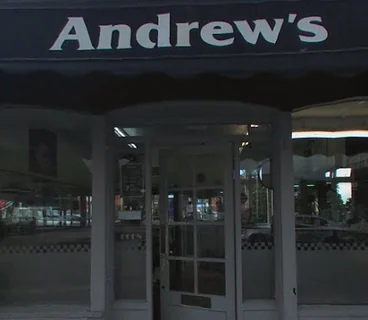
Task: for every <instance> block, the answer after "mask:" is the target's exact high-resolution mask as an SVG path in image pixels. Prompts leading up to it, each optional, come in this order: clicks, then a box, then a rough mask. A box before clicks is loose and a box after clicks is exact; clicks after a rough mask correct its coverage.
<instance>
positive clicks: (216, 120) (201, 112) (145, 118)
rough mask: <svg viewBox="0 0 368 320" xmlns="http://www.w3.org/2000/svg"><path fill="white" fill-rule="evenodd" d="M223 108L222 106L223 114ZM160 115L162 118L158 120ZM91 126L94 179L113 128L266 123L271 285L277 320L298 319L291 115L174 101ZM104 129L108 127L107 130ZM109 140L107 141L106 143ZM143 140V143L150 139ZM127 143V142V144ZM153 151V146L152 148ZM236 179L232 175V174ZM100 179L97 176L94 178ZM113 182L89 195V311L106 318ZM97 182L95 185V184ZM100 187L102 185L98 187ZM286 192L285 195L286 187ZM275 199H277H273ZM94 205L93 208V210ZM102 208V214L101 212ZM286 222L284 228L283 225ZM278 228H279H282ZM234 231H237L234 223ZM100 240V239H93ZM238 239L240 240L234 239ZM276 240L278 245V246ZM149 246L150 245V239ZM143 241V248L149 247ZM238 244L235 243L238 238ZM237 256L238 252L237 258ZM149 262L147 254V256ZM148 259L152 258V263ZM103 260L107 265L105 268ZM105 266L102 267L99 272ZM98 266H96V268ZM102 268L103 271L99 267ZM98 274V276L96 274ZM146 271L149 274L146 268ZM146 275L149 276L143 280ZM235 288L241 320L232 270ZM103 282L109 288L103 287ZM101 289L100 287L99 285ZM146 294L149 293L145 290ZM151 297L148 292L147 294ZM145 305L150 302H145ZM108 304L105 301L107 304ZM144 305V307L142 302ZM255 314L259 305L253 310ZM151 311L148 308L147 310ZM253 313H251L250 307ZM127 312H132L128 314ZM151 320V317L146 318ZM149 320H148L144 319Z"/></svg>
mask: <svg viewBox="0 0 368 320" xmlns="http://www.w3.org/2000/svg"><path fill="white" fill-rule="evenodd" d="M224 105H225V106H226V107H225V108H224ZM162 115H163V116H162ZM93 119H96V120H97V119H99V120H98V121H92V131H93V135H92V145H93V149H94V150H95V151H94V153H93V155H94V156H95V155H96V158H94V159H93V162H94V164H93V167H94V169H93V171H94V173H93V174H94V175H95V174H96V172H97V171H98V170H99V169H100V168H105V166H106V165H107V163H108V161H109V160H108V158H106V157H100V156H98V152H100V153H102V154H105V152H106V146H107V145H109V146H113V145H114V142H113V139H111V140H109V142H105V145H104V146H103V144H102V143H101V142H100V140H99V138H98V136H101V135H104V136H105V137H106V136H109V135H113V132H114V131H113V128H114V126H126V127H134V126H136V127H139V126H151V125H165V124H172V122H173V119H175V123H176V124H177V125H185V124H204V123H203V119H206V124H208V125H210V124H244V123H268V124H271V125H272V126H273V128H274V136H273V139H274V143H273V146H274V151H273V165H272V168H273V170H272V171H273V181H274V193H275V197H274V203H275V217H276V216H278V217H279V219H275V238H276V239H275V240H276V241H275V253H276V258H275V270H276V271H275V285H276V288H277V289H276V290H277V294H276V308H277V312H278V319H280V320H285V319H288V320H289V319H292V320H294V319H297V297H296V294H295V293H294V292H296V293H297V286H296V259H295V256H296V248H295V230H294V208H293V202H294V199H293V193H292V192H290V190H289V189H290V185H291V183H290V182H291V181H292V170H290V168H291V167H292V166H291V164H292V148H291V130H292V126H291V113H288V112H281V111H279V110H276V109H273V108H269V107H265V106H260V105H252V104H244V103H236V102H235V103H234V102H230V101H228V102H226V101H207V102H199V101H172V102H170V101H169V102H166V103H165V102H164V103H154V104H145V105H142V106H134V107H131V108H123V109H119V110H114V111H112V112H109V113H108V114H107V115H100V116H93ZM104 123H107V125H105V124H104ZM107 140H108V139H107ZM142 140H145V141H146V142H147V141H148V140H149V137H147V138H146V137H145V138H143V139H142ZM126 141H128V140H126ZM151 145H152V144H151ZM235 174H236V172H235ZM98 176H101V175H98ZM110 179H111V178H108V177H106V178H104V179H103V181H101V180H97V179H94V182H93V194H94V199H93V202H94V207H96V206H100V207H101V212H103V213H104V217H103V219H104V220H103V223H101V224H94V225H93V226H92V239H91V242H92V251H93V252H92V255H93V256H94V258H93V259H95V260H94V261H98V262H96V265H95V267H94V266H92V267H93V270H95V271H93V270H92V273H91V309H92V310H96V311H97V310H99V311H100V310H101V311H103V310H105V311H106V312H109V310H107V309H109V308H110V306H111V304H110V305H109V304H106V303H101V299H102V300H104V299H103V298H102V297H104V296H105V295H108V292H109V291H110V290H111V289H110V288H108V286H107V285H105V284H106V283H110V282H111V279H108V280H107V279H106V278H105V280H104V279H102V278H101V273H102V270H103V272H106V271H105V270H107V269H108V268H112V259H109V258H108V257H107V256H106V250H105V248H106V246H107V243H111V242H112V240H111V239H110V238H111V237H112V233H108V231H107V230H106V228H105V227H106V222H107V221H109V219H108V217H107V216H108V212H109V211H110V210H111V209H110V208H109V206H108V204H106V202H105V199H106V196H105V193H104V192H103V191H104V190H106V186H107V187H109V185H110V184H111V180H110ZM97 181H98V182H97ZM102 182H103V183H102ZM285 185H286V186H288V187H287V190H289V191H287V192H285V189H284V186H285ZM234 192H236V190H234ZM276 193H278V196H276ZM96 204H97V205H96ZM103 208H105V210H103ZM286 221H287V222H286ZM281 222H282V223H281ZM236 225H239V224H238V223H236ZM97 234H98V235H97ZM237 237H239V234H238V233H237ZM277 239H278V240H277ZM148 241H152V240H151V239H148ZM148 241H147V242H148ZM236 241H239V239H238V238H237V240H236ZM240 253H241V252H240ZM147 257H148V258H149V257H150V256H149V254H148V255H147ZM151 258H152V257H151ZM236 259H237V266H241V264H239V262H240V261H239V250H237V255H236ZM106 260H107V264H106V263H105V262H104V261H106ZM103 264H104V266H102V265H103ZM147 264H148V265H149V266H151V265H152V260H147ZM97 265H98V266H99V267H98V268H97ZM100 265H101V267H100ZM97 269H99V270H101V272H100V271H99V273H97ZM147 270H148V268H147ZM147 275H148V274H147ZM236 278H237V283H238V284H239V285H238V286H237V289H236V290H237V320H243V313H244V310H243V301H242V297H241V296H242V295H241V292H242V291H241V286H240V283H241V270H239V268H238V269H237V270H236ZM106 280H107V282H106ZM148 282H152V281H151V274H150V276H149V277H147V288H148V289H149V288H150V286H151V284H148ZM103 283H104V284H103ZM148 289H147V290H148ZM147 294H148V296H151V295H152V291H151V292H150V293H148V291H147ZM148 299H149V298H148ZM105 301H106V300H105ZM145 303H146V302H145ZM249 304H250V305H254V306H255V308H256V309H252V310H259V309H257V306H258V303H255V304H252V303H251V301H250V303H249ZM147 307H148V308H151V311H152V304H150V303H149V304H148V306H147ZM252 308H253V307H252ZM129 310H130V309H129ZM150 314H151V315H152V312H150ZM147 320H152V318H151V319H149V318H147Z"/></svg>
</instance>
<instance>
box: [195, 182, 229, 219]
mask: <svg viewBox="0 0 368 320" xmlns="http://www.w3.org/2000/svg"><path fill="white" fill-rule="evenodd" d="M224 219H225V204H224V192H223V189H222V188H221V189H218V188H206V189H202V190H198V191H197V220H198V221H203V222H221V221H224Z"/></svg>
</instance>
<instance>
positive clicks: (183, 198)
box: [168, 190, 195, 222]
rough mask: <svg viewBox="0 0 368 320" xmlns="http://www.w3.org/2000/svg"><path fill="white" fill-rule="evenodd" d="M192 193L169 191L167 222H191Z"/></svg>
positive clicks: (193, 207) (187, 191)
mask: <svg viewBox="0 0 368 320" xmlns="http://www.w3.org/2000/svg"><path fill="white" fill-rule="evenodd" d="M193 201H194V200H193V191H191V190H170V191H169V195H168V208H169V209H168V215H169V222H182V221H191V220H193V210H195V206H194V205H193Z"/></svg>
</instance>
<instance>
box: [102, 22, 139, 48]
mask: <svg viewBox="0 0 368 320" xmlns="http://www.w3.org/2000/svg"><path fill="white" fill-rule="evenodd" d="M114 32H117V33H118V37H119V38H118V45H117V47H116V49H130V48H131V47H132V45H131V40H132V38H131V37H132V29H131V28H130V27H129V26H127V25H126V24H119V25H115V26H113V25H106V26H100V38H99V41H98V46H97V49H98V50H111V49H112V37H113V34H114Z"/></svg>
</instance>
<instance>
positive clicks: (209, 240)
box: [197, 226, 225, 259]
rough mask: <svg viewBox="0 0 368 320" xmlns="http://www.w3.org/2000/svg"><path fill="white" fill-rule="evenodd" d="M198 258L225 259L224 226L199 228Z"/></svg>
mask: <svg viewBox="0 0 368 320" xmlns="http://www.w3.org/2000/svg"><path fill="white" fill-rule="evenodd" d="M197 245H198V257H200V258H217V259H223V258H225V237H224V227H223V226H197Z"/></svg>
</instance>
